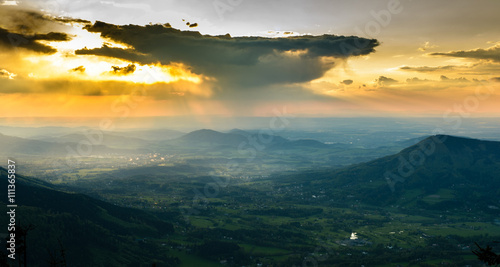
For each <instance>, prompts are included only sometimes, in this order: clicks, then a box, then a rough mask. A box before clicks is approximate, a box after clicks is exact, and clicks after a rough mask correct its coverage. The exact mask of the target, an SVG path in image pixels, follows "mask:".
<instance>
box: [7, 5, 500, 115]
mask: <svg viewBox="0 0 500 267" xmlns="http://www.w3.org/2000/svg"><path fill="white" fill-rule="evenodd" d="M277 2H280V1H277ZM480 2H481V4H475V5H473V4H465V3H464V6H456V5H454V4H453V3H454V2H452V1H440V2H433V1H419V2H416V1H403V0H402V1H401V7H402V10H403V11H402V12H401V13H400V14H393V16H392V17H391V21H390V22H388V23H385V22H384V23H383V25H382V24H381V23H380V21H379V20H377V19H376V18H374V17H373V14H374V12H375V13H376V12H382V11H383V10H384V8H387V3H386V1H382V0H376V1H369V2H368V1H366V2H363V3H365V5H359V3H358V4H356V3H354V2H353V3H350V2H341V1H310V2H306V1H293V5H291V4H288V2H287V4H286V5H285V4H283V5H276V6H273V5H265V4H263V3H257V2H255V3H250V2H248V3H246V2H242V3H241V5H236V6H234V7H232V8H231V10H227V11H225V12H224V13H223V14H220V12H219V13H217V10H214V9H213V6H212V5H211V4H210V3H208V2H207V3H205V2H199V1H194V0H193V1H191V0H189V1H185V2H178V1H163V2H160V1H145V2H144V3H141V4H140V5H136V4H133V3H116V2H113V1H100V2H99V1H96V2H92V3H90V4H85V3H83V2H81V1H78V2H69V1H59V4H60V5H59V6H57V8H53V9H52V10H49V11H50V12H48V11H47V12H44V11H42V9H43V10H48V9H47V7H46V5H44V4H43V3H45V2H40V1H37V0H27V1H3V2H2V6H0V13H1V14H0V15H2V17H1V18H0V35H2V36H3V37H4V38H3V39H2V40H0V41H2V43H0V45H1V46H2V50H1V51H0V62H2V63H1V64H0V83H1V85H2V89H1V90H0V94H1V95H2V98H3V99H7V98H9V99H15V98H14V96H17V99H23V101H22V102H19V103H23V105H27V104H26V103H29V99H35V98H40V97H41V95H44V94H47V95H51V96H52V97H54V96H57V98H58V99H63V98H65V97H66V96H67V95H70V96H71V99H72V102H71V103H72V104H71V105H69V106H68V105H65V107H66V109H65V110H64V115H67V116H70V115H75V116H81V115H82V114H83V115H85V114H87V113H86V112H84V110H81V109H82V107H83V106H84V105H80V104H78V103H80V102H79V101H81V103H86V105H92V103H93V101H94V103H96V105H97V103H98V104H99V106H100V107H102V108H103V109H104V107H105V106H106V103H108V106H109V107H111V106H112V105H113V101H112V99H113V97H115V98H119V97H121V96H123V95H127V94H130V93H131V92H133V91H134V90H136V89H137V88H141V90H143V91H144V92H146V93H147V95H146V96H145V97H146V98H147V99H148V101H149V102H148V105H147V107H149V109H148V110H147V111H145V110H143V111H141V110H139V109H136V110H134V112H133V113H130V116H139V114H142V115H144V114H148V115H152V116H155V115H157V116H168V115H172V116H173V115H182V114H184V115H189V114H192V112H193V110H195V113H197V114H200V113H204V114H206V115H207V116H210V115H214V114H225V115H227V116H231V115H234V116H247V115H249V116H252V115H255V114H268V113H269V110H267V109H272V107H275V106H288V107H289V110H293V111H295V112H297V113H298V114H299V115H300V114H302V115H306V116H346V115H350V114H352V115H357V116H363V115H366V116H378V115H380V116H382V115H383V116H389V115H391V114H392V115H395V116H397V115H398V114H399V115H405V116H406V115H411V116H441V115H442V114H443V113H444V112H446V111H447V110H449V109H453V108H454V107H455V105H459V104H461V103H463V101H464V99H467V97H470V96H471V95H472V96H474V92H475V90H476V89H475V88H476V87H477V86H478V85H480V84H488V85H491V86H492V87H493V88H497V87H498V85H499V82H500V75H499V73H500V60H499V54H500V48H499V45H498V42H499V40H497V39H498V36H499V35H498V34H499V31H498V27H496V26H495V25H497V23H492V22H498V19H497V16H496V13H494V12H493V11H492V10H495V7H497V6H498V5H499V4H498V3H496V2H495V3H492V2H487V1H483V0H480ZM280 3H281V2H280ZM283 3H285V2H283ZM489 5H490V6H489ZM292 6H293V8H292ZM40 7H42V8H40ZM278 7H279V8H278ZM137 8H139V9H140V12H138V11H137V10H138V9H137ZM429 9H432V10H435V12H434V13H429V16H428V17H427V18H426V20H422V19H421V18H420V17H419V16H418V15H417V14H421V12H424V11H425V10H429ZM26 10H28V11H26ZM463 10H474V12H470V13H469V14H470V15H471V16H472V17H473V18H468V20H466V21H464V20H460V19H459V18H457V16H456V14H460V12H461V11H463ZM341 11H342V12H341ZM419 12H420V13H419ZM46 13H49V14H46ZM478 14H481V15H478ZM87 19H92V20H93V21H87ZM374 22H376V23H378V24H379V26H380V29H379V30H377V31H371V32H370V31H366V29H367V28H366V27H365V26H366V25H373V23H374ZM417 22H418V23H417ZM370 23H371V24H370ZM172 25H174V26H172ZM193 25H196V26H193ZM449 25H454V27H451V28H450V27H449ZM358 29H361V30H358ZM458 29H460V30H458ZM372 30H373V29H372ZM198 31H200V32H198ZM243 33H246V34H243ZM249 33H254V35H251V34H249ZM373 33H376V34H373ZM13 34H14V35H20V36H21V37H22V38H21V39H20V40H21V42H17V43H16V42H14V44H13V43H12V41H10V39H9V37H8V36H12V35H13ZM342 35H345V36H342ZM235 36H237V37H235ZM23 38H24V39H23ZM359 44H365V46H359ZM499 91H500V90H494V91H492V92H491V93H490V95H489V97H488V98H486V99H482V100H481V101H480V105H479V106H478V107H477V108H476V109H475V110H473V112H471V113H472V116H495V114H497V115H498V114H500V110H499V109H498V107H497V105H495V104H494V103H497V102H498V101H500V97H499ZM21 96H22V97H21ZM43 99H46V100H47V102H46V103H47V104H44V106H45V111H44V112H38V113H37V112H32V114H35V115H40V116H41V114H43V116H51V115H50V114H52V116H58V115H60V113H61V109H58V108H56V107H51V106H50V104H49V103H50V101H49V100H48V99H50V98H46V97H43ZM92 99H94V100H92ZM17 101H20V100H17ZM165 101H168V107H167V104H166V103H167V102H165ZM71 107H74V108H75V110H74V111H71ZM152 107H154V109H153V108H152ZM145 108H146V107H145V106H142V107H141V109H145ZM51 110H52V111H51ZM104 110H108V111H103V112H102V113H97V114H103V115H106V112H107V115H111V116H112V115H115V114H113V113H112V111H111V112H110V111H109V110H110V108H107V109H104ZM30 114H31V113H30ZM12 115H14V114H13V112H12V114H9V111H8V110H7V109H4V110H2V116H12Z"/></svg>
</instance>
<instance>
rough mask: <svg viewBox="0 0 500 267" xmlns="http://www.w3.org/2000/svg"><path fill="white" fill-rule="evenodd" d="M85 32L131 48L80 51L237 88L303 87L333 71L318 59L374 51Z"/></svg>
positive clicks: (177, 34) (323, 40) (153, 31)
mask: <svg viewBox="0 0 500 267" xmlns="http://www.w3.org/2000/svg"><path fill="white" fill-rule="evenodd" d="M85 29H87V30H88V31H90V32H99V33H101V35H102V36H103V37H106V38H110V39H112V40H114V41H118V42H120V43H125V44H128V45H130V46H131V47H133V48H134V49H135V50H131V49H118V48H109V47H102V48H98V49H92V50H79V51H77V52H76V53H77V54H94V55H100V56H109V57H116V58H122V59H127V60H131V61H134V62H139V63H142V64H147V63H156V62H161V63H162V64H165V65H168V64H170V63H172V62H182V63H185V64H187V65H189V66H191V67H192V68H193V71H194V72H195V73H202V74H205V75H208V76H212V77H215V78H216V79H217V80H218V81H219V82H220V83H229V84H234V83H237V84H238V86H240V87H245V86H259V85H266V84H275V83H297V82H306V81H310V80H313V79H316V78H319V77H321V76H323V74H324V73H325V72H326V71H327V70H329V69H331V68H332V67H333V66H334V62H333V61H332V60H330V61H325V60H323V57H331V58H337V59H340V60H341V59H346V58H349V57H351V56H359V55H367V54H369V53H372V52H373V51H374V48H375V47H376V46H378V44H379V43H378V41H377V40H374V39H364V38H360V37H356V36H348V37H346V36H335V35H322V36H296V37H288V38H264V37H231V36H229V35H228V34H227V35H221V36H209V35H202V34H200V33H199V32H194V31H180V30H177V29H173V28H169V27H165V26H163V25H147V26H136V25H125V26H117V25H113V24H107V23H103V22H96V23H95V24H94V25H91V26H86V27H85Z"/></svg>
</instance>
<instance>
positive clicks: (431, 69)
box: [399, 65, 456, 72]
mask: <svg viewBox="0 0 500 267" xmlns="http://www.w3.org/2000/svg"><path fill="white" fill-rule="evenodd" d="M455 67H456V66H453V65H448V66H437V67H429V66H421V67H410V66H404V67H401V68H399V69H400V70H406V71H416V72H434V71H443V70H454V69H455Z"/></svg>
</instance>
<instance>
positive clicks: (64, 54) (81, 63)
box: [24, 23, 209, 84]
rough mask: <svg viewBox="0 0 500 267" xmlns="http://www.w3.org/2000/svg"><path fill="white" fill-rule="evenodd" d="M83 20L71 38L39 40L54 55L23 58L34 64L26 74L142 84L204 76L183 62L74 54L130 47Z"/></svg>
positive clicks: (198, 79) (193, 80)
mask: <svg viewBox="0 0 500 267" xmlns="http://www.w3.org/2000/svg"><path fill="white" fill-rule="evenodd" d="M82 26H83V25H82V24H80V23H78V24H73V25H72V30H71V31H70V32H69V33H68V34H69V36H70V37H71V40H69V41H63V42H61V41H40V43H42V44H44V45H48V46H51V47H53V48H56V49H57V52H56V53H55V54H52V55H40V54H34V55H30V56H27V57H25V58H24V60H25V61H26V62H27V63H28V64H29V65H30V66H31V67H30V70H31V71H30V73H27V74H26V76H28V77H30V78H34V79H55V78H70V79H80V80H92V81H122V82H132V83H141V84H154V83H173V82H177V81H187V82H191V83H194V84H200V83H202V82H203V80H205V79H209V78H207V77H204V76H202V75H197V74H194V73H192V72H191V71H190V69H189V67H188V66H186V65H185V64H182V63H172V64H169V65H162V64H160V63H156V64H137V63H134V62H130V61H126V60H121V59H116V58H111V57H101V56H94V55H75V51H76V50H79V49H93V48H100V47H103V46H107V47H111V48H121V49H130V48H131V47H129V46H127V45H125V44H120V43H117V42H113V41H112V40H109V39H106V38H103V37H101V35H100V34H99V33H92V32H88V31H86V30H84V29H82ZM130 64H133V65H134V71H133V72H131V73H127V74H119V75H117V74H116V73H114V72H113V71H112V70H113V67H119V68H122V67H125V66H127V65H130Z"/></svg>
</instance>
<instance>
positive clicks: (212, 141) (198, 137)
mask: <svg viewBox="0 0 500 267" xmlns="http://www.w3.org/2000/svg"><path fill="white" fill-rule="evenodd" d="M166 143H167V144H170V145H182V146H203V147H214V148H220V147H226V148H235V149H238V148H241V147H245V146H247V147H248V146H253V147H256V148H259V150H265V149H267V150H273V149H293V148H307V147H311V148H328V147H337V146H336V145H326V144H324V143H322V142H319V141H316V140H311V139H300V140H288V139H286V138H283V137H281V136H278V135H271V134H267V133H253V132H247V131H243V130H239V129H234V130H231V131H229V132H228V133H222V132H217V131H214V130H208V129H202V130H197V131H193V132H190V133H188V134H186V135H184V136H182V137H180V138H176V139H173V140H169V141H167V142H166ZM260 148H261V149H260Z"/></svg>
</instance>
